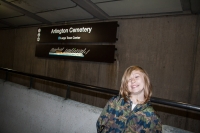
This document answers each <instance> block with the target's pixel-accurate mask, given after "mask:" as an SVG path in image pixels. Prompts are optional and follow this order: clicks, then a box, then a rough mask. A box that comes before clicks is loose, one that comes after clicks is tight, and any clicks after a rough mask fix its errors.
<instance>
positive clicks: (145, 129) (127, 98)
mask: <svg viewBox="0 0 200 133" xmlns="http://www.w3.org/2000/svg"><path fill="white" fill-rule="evenodd" d="M151 94H152V87H151V83H150V80H149V77H148V74H147V73H146V71H145V70H144V69H142V68H141V67H139V66H130V67H129V68H127V69H126V71H125V72H124V75H123V77H122V81H121V87H120V95H119V96H115V97H112V98H111V99H110V100H109V101H108V103H107V104H106V106H105V107H104V109H103V111H102V113H101V115H100V117H99V118H98V120H97V124H96V126H97V132H98V133H161V132H162V125H161V120H160V119H159V117H158V116H157V115H156V113H155V111H154V109H153V107H152V106H151V105H150V103H149V99H150V97H151Z"/></svg>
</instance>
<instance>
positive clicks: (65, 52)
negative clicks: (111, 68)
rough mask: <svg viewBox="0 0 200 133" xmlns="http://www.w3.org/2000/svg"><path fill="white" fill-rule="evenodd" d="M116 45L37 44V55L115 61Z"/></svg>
mask: <svg viewBox="0 0 200 133" xmlns="http://www.w3.org/2000/svg"><path fill="white" fill-rule="evenodd" d="M114 53H115V46H114V45H44V44H43V45H41V44H38V45H37V46H36V52H35V56H37V57H44V58H60V59H72V60H83V61H96V62H107V63H113V62H114V61H115V59H114Z"/></svg>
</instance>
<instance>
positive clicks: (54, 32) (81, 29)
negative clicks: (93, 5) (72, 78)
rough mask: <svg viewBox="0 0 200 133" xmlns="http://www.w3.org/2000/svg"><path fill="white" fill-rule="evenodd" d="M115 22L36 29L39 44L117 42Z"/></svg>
mask: <svg viewBox="0 0 200 133" xmlns="http://www.w3.org/2000/svg"><path fill="white" fill-rule="evenodd" d="M117 27H118V24H117V22H101V23H87V24H76V25H62V26H53V27H41V28H38V33H37V42H39V43H82V42H86V43H90V42H91V43H95V42H109V43H114V42H116V41H117V38H116V33H117Z"/></svg>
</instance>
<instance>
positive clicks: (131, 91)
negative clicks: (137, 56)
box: [120, 66, 152, 103]
mask: <svg viewBox="0 0 200 133" xmlns="http://www.w3.org/2000/svg"><path fill="white" fill-rule="evenodd" d="M151 94H152V86H151V83H150V80H149V76H148V74H147V72H146V71H145V70H144V69H143V68H141V67H139V66H130V67H128V68H127V69H126V70H125V72H124V74H123V76H122V80H121V87H120V95H121V96H122V97H123V98H124V99H125V101H127V100H128V97H129V98H138V100H139V101H141V100H142V99H143V101H144V102H143V103H146V102H147V101H149V99H150V97H151Z"/></svg>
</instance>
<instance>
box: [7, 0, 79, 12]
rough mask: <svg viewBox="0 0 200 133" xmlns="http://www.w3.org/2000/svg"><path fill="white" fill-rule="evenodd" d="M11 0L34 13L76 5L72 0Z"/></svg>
mask: <svg viewBox="0 0 200 133" xmlns="http://www.w3.org/2000/svg"><path fill="white" fill-rule="evenodd" d="M10 2H11V3H12V4H14V5H16V6H18V7H21V8H23V9H25V10H27V11H29V12H32V13H37V12H45V11H49V10H57V9H62V8H70V7H74V6H76V4H75V3H74V2H72V1H71V0H58V1H57V0H14V1H13V0H10Z"/></svg>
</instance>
